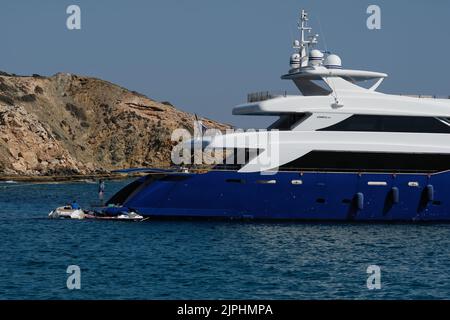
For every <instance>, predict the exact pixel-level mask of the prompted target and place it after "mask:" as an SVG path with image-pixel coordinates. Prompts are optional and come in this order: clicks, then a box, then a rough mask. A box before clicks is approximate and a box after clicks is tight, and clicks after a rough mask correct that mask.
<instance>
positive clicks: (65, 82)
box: [0, 73, 229, 175]
mask: <svg viewBox="0 0 450 320" xmlns="http://www.w3.org/2000/svg"><path fill="white" fill-rule="evenodd" d="M201 120H202V121H203V123H204V124H205V125H207V126H209V127H212V128H218V129H220V130H224V129H226V128H228V127H229V126H227V125H223V124H220V123H217V122H214V121H212V120H208V119H201ZM193 123H194V116H193V115H192V114H189V113H186V112H183V111H180V110H178V109H176V108H175V107H174V106H172V105H171V104H170V103H168V102H163V103H161V102H157V101H154V100H152V99H150V98H147V97H146V96H144V95H141V94H139V93H136V92H131V91H128V90H126V89H124V88H122V87H119V86H117V85H114V84H111V83H109V82H106V81H103V80H99V79H95V78H89V77H82V76H77V75H72V74H65V73H59V74H56V75H55V76H52V77H41V76H38V75H34V76H31V77H22V76H13V75H9V74H6V73H1V74H0V174H1V175H53V174H58V175H60V174H92V173H96V172H97V173H100V172H107V171H109V170H112V169H120V168H129V167H140V166H145V167H152V166H154V167H163V166H169V165H170V153H171V150H172V146H173V142H171V139H170V137H171V133H172V131H173V130H174V129H176V128H185V129H187V130H189V131H191V132H192V131H193V129H192V127H193Z"/></svg>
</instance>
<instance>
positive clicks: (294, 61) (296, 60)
mask: <svg viewBox="0 0 450 320" xmlns="http://www.w3.org/2000/svg"><path fill="white" fill-rule="evenodd" d="M291 68H292V69H298V68H300V54H298V53H294V54H293V55H292V56H291Z"/></svg>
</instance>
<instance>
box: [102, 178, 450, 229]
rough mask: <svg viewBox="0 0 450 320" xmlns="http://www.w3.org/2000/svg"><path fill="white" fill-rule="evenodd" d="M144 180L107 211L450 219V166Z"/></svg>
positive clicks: (289, 217) (262, 217)
mask: <svg viewBox="0 0 450 320" xmlns="http://www.w3.org/2000/svg"><path fill="white" fill-rule="evenodd" d="M139 183H141V184H140V185H139ZM139 183H138V182H135V184H137V185H138V186H137V187H136V188H135V189H134V190H133V191H132V192H131V193H130V194H126V197H124V199H123V203H120V206H119V207H110V208H107V209H105V212H106V213H108V214H117V213H118V212H123V211H128V210H129V209H132V210H135V211H137V212H138V213H139V214H141V215H143V216H148V217H159V218H187V217H189V218H221V219H255V220H308V221H380V222H394V221H402V222H405V221H417V222H426V221H450V200H449V199H448V197H450V172H443V173H439V174H432V175H427V174H411V173H408V174H387V173H386V174H377V173H364V174H359V173H331V172H305V173H298V172H278V173H276V174H275V175H261V174H259V173H238V172H235V171H210V172H208V173H204V174H182V173H179V174H170V175H166V176H165V177H164V178H160V179H157V180H155V181H152V182H150V181H149V179H148V177H147V178H146V177H143V178H141V179H140V180H139ZM128 192H130V191H128ZM119 193H120V192H119Z"/></svg>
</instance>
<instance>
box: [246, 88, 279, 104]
mask: <svg viewBox="0 0 450 320" xmlns="http://www.w3.org/2000/svg"><path fill="white" fill-rule="evenodd" d="M286 96H287V91H281V92H274V91H261V92H252V93H249V94H248V95H247V102H248V103H252V102H260V101H265V100H269V99H273V98H278V97H286Z"/></svg>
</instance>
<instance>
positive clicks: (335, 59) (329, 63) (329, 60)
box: [323, 54, 342, 69]
mask: <svg viewBox="0 0 450 320" xmlns="http://www.w3.org/2000/svg"><path fill="white" fill-rule="evenodd" d="M323 64H324V65H325V67H327V68H328V69H341V68H342V61H341V58H339V56H338V55H336V54H330V55H328V56H327V57H326V59H325V61H324V62H323Z"/></svg>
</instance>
